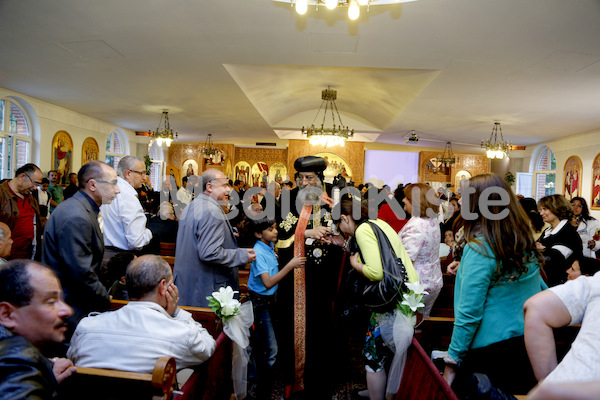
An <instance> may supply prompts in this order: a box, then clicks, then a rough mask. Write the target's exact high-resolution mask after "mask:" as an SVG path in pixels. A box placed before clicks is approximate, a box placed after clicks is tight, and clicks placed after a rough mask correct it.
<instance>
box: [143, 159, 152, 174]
mask: <svg viewBox="0 0 600 400" xmlns="http://www.w3.org/2000/svg"><path fill="white" fill-rule="evenodd" d="M144 164H146V173H147V174H148V175H150V166H151V165H152V160H150V156H149V155H148V154H146V155H145V156H144Z"/></svg>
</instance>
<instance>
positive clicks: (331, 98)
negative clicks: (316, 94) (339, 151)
mask: <svg viewBox="0 0 600 400" xmlns="http://www.w3.org/2000/svg"><path fill="white" fill-rule="evenodd" d="M336 98H337V90H333V89H331V88H330V87H329V86H328V87H327V89H325V90H323V91H322V92H321V99H323V102H322V103H321V107H319V111H317V115H316V116H315V119H314V120H313V123H312V125H311V126H310V127H309V128H308V129H304V127H302V134H306V137H307V138H308V140H309V142H310V144H312V145H313V146H325V147H332V146H344V144H345V142H346V140H348V138H351V137H352V136H354V129H352V130H350V129H349V128H348V127H347V126H346V127H345V126H344V125H343V124H342V119H341V117H340V112H339V111H338V109H337V106H336V105H335V99H336ZM323 105H325V107H324V111H323V122H322V123H321V127H319V128H317V127H315V120H316V119H317V117H318V116H319V113H320V112H321V109H323ZM327 111H329V113H330V114H331V120H332V123H333V125H332V127H331V128H325V118H326V117H327ZM334 111H335V112H334ZM336 114H337V121H338V125H336V124H335V122H336V117H335V116H336Z"/></svg>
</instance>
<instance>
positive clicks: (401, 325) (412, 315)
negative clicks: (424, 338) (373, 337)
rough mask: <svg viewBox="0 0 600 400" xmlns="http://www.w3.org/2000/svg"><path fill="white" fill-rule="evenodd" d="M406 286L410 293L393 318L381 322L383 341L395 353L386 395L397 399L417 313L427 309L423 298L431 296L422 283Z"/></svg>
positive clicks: (400, 303)
mask: <svg viewBox="0 0 600 400" xmlns="http://www.w3.org/2000/svg"><path fill="white" fill-rule="evenodd" d="M405 285H406V288H407V289H408V291H406V292H404V293H403V294H402V298H403V300H402V301H398V305H397V306H396V309H395V310H394V315H393V317H392V316H388V317H386V320H385V321H381V324H380V330H381V336H382V337H383V340H384V341H385V342H386V344H387V345H388V347H389V348H390V349H392V350H393V351H394V358H393V359H392V363H391V365H390V369H389V373H388V382H387V388H386V394H387V395H388V396H391V397H395V395H396V393H397V392H398V388H399V387H400V380H401V379H402V373H403V372H404V365H405V363H406V354H407V351H408V348H409V347H410V344H411V342H412V338H413V335H414V332H415V325H416V323H417V316H416V313H417V311H418V310H419V309H421V308H423V307H425V304H423V297H424V296H425V295H427V294H429V293H428V292H427V291H425V288H424V287H423V285H421V283H420V282H415V283H406V284H405Z"/></svg>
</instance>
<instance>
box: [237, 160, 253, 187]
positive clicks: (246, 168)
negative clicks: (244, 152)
mask: <svg viewBox="0 0 600 400" xmlns="http://www.w3.org/2000/svg"><path fill="white" fill-rule="evenodd" d="M233 169H234V173H235V176H234V179H233V180H234V181H238V180H239V181H242V182H244V183H247V184H248V185H252V183H251V182H252V181H251V179H250V178H251V177H250V164H248V163H247V162H245V161H240V162H238V163H237V164H235V167H234V168H233Z"/></svg>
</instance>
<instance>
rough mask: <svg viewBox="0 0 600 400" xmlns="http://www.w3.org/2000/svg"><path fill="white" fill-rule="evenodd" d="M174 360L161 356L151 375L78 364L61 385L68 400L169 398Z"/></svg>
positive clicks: (61, 394)
mask: <svg viewBox="0 0 600 400" xmlns="http://www.w3.org/2000/svg"><path fill="white" fill-rule="evenodd" d="M176 373H177V371H176V366H175V359H174V358H173V357H160V358H159V359H158V360H157V361H156V365H155V366H154V371H153V372H152V374H141V373H136V372H128V371H118V370H112V369H102V368H83V367H77V372H76V373H75V374H73V375H72V376H71V377H69V378H68V379H66V380H65V381H64V382H63V383H62V384H61V387H60V398H61V399H65V400H76V399H77V400H79V399H89V400H131V399H140V400H170V399H171V398H172V396H173V388H174V384H175V378H176Z"/></svg>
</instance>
